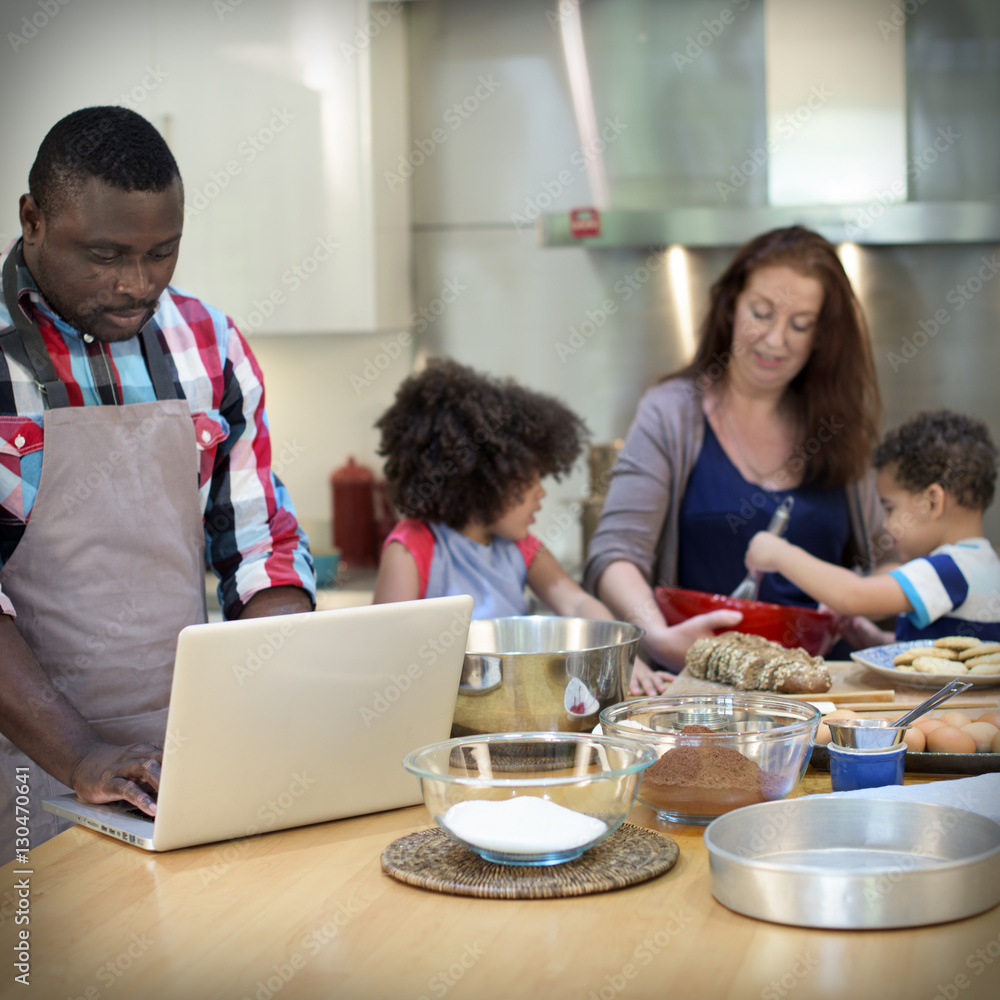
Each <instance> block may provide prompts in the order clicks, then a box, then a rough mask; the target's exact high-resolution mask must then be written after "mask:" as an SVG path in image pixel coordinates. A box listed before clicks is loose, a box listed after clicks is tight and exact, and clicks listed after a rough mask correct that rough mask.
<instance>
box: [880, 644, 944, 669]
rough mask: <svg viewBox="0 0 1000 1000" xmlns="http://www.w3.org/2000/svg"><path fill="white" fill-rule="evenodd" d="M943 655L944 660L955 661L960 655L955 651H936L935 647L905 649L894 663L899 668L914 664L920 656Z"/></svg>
mask: <svg viewBox="0 0 1000 1000" xmlns="http://www.w3.org/2000/svg"><path fill="white" fill-rule="evenodd" d="M939 654H941V655H942V658H943V659H946V660H951V659H954V658H955V657H956V656H957V655H958V654H957V653H956V652H955V651H954V650H953V649H935V648H934V647H933V646H914V647H913V649H904V650H903V652H902V653H897V654H896V655H895V656H894V657H893V658H892V662H893V663H895V664H896V666H897V667H900V666H904V665H905V664H909V663H912V662H913V661H914V660H915V659H916V658H917V657H918V656H937V655H939Z"/></svg>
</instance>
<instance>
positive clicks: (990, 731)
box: [962, 722, 1000, 753]
mask: <svg viewBox="0 0 1000 1000" xmlns="http://www.w3.org/2000/svg"><path fill="white" fill-rule="evenodd" d="M962 732H963V733H968V734H969V736H971V737H972V738H973V740H975V742H976V753H989V750H990V746H991V744H992V743H993V737H994V736H996V734H997V733H1000V729H998V728H997V727H996V726H991V725H990V724H989V723H988V722H970V723H969V724H968V725H967V726H962Z"/></svg>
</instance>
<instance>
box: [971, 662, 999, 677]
mask: <svg viewBox="0 0 1000 1000" xmlns="http://www.w3.org/2000/svg"><path fill="white" fill-rule="evenodd" d="M969 673H970V674H975V675H976V676H977V677H982V676H984V675H992V676H994V677H995V676H996V675H997V674H1000V663H980V664H979V665H978V666H975V667H969Z"/></svg>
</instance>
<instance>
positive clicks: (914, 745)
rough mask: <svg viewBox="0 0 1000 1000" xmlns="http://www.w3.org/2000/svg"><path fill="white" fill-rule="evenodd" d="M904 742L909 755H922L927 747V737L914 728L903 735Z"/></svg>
mask: <svg viewBox="0 0 1000 1000" xmlns="http://www.w3.org/2000/svg"><path fill="white" fill-rule="evenodd" d="M903 740H904V742H905V743H906V752H907V753H922V752H923V750H924V748H925V747H926V746H927V737H926V736H924V734H923V733H922V732H921V731H920V730H919V729H915V728H914V727H913V726H911V727H910V728H909V729H907V730H906V732H905V733H903Z"/></svg>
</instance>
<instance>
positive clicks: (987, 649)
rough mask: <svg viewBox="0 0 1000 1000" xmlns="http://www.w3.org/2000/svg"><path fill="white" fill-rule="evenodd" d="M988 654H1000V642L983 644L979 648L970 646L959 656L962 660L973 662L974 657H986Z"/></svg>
mask: <svg viewBox="0 0 1000 1000" xmlns="http://www.w3.org/2000/svg"><path fill="white" fill-rule="evenodd" d="M987 653H1000V642H981V643H980V644H979V645H978V646H970V647H969V648H968V649H963V650H962V652H961V653H959V654H958V658H959V659H960V660H963V661H965V660H971V659H972V657H974V656H985V655H986V654H987Z"/></svg>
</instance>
